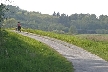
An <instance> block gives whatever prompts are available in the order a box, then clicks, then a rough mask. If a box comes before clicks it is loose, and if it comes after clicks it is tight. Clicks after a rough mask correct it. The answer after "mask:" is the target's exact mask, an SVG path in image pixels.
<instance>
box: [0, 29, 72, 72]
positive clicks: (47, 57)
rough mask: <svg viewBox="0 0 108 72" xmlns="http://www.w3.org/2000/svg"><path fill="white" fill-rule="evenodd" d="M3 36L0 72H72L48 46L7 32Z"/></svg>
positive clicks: (70, 67) (68, 65)
mask: <svg viewBox="0 0 108 72" xmlns="http://www.w3.org/2000/svg"><path fill="white" fill-rule="evenodd" d="M3 35H4V36H3V40H4V43H3V44H2V45H1V46H0V72H73V68H72V64H71V63H70V62H68V61H67V59H65V58H64V57H62V55H60V54H59V53H58V52H56V51H55V50H53V49H52V48H50V47H49V46H47V45H45V44H43V43H41V42H39V41H36V40H34V39H31V38H28V37H25V36H22V35H19V34H17V33H13V32H9V31H4V32H3Z"/></svg>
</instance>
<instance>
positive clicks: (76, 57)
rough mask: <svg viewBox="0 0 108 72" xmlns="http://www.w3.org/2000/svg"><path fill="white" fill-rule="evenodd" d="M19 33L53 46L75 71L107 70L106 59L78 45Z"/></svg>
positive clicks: (105, 71) (96, 71)
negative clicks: (70, 63) (69, 62)
mask: <svg viewBox="0 0 108 72" xmlns="http://www.w3.org/2000/svg"><path fill="white" fill-rule="evenodd" d="M19 34H22V35H24V36H28V37H30V38H33V39H36V40H38V41H41V42H43V43H45V44H47V45H49V46H50V47H52V48H54V49H55V50H56V51H58V52H59V53H60V54H62V55H63V56H64V57H65V58H67V59H68V60H69V61H71V62H72V64H73V66H74V69H75V72H108V62H107V61H105V60H103V59H102V58H100V57H98V56H96V55H94V54H91V53H90V52H87V51H85V50H83V49H82V48H80V47H77V46H74V45H72V44H68V43H66V42H63V41H60V40H57V39H54V38H49V37H46V36H39V35H35V34H31V33H27V32H21V33H19Z"/></svg>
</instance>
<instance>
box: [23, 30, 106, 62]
mask: <svg viewBox="0 0 108 72" xmlns="http://www.w3.org/2000/svg"><path fill="white" fill-rule="evenodd" d="M25 31H28V32H31V33H36V34H40V35H45V36H49V37H53V38H57V39H60V40H63V41H66V42H68V43H71V44H74V45H77V46H79V47H82V48H84V49H85V50H87V51H89V52H91V53H93V54H96V55H98V56H100V57H101V58H103V59H105V60H106V61H108V41H102V40H101V41H99V40H97V39H96V38H95V36H94V38H92V39H91V38H90V37H89V38H87V37H85V38H82V37H81V36H80V35H79V36H78V35H77V36H76V35H64V34H56V33H52V32H45V31H40V30H32V29H26V30H25Z"/></svg>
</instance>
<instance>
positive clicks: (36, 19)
mask: <svg viewBox="0 0 108 72" xmlns="http://www.w3.org/2000/svg"><path fill="white" fill-rule="evenodd" d="M7 8H9V11H8V12H6V13H5V15H6V17H7V20H5V21H4V24H5V26H4V27H6V28H7V27H16V24H17V22H18V21H20V22H21V23H22V27H23V28H32V29H39V30H44V31H53V32H57V33H70V34H77V33H78V34H84V33H85V34H94V33H100V34H106V33H108V16H107V15H100V16H99V17H97V16H96V15H95V14H72V15H70V16H68V15H66V14H60V13H59V12H58V13H56V12H54V13H52V15H48V14H41V12H28V11H26V10H21V9H20V8H19V7H15V6H10V5H8V6H7Z"/></svg>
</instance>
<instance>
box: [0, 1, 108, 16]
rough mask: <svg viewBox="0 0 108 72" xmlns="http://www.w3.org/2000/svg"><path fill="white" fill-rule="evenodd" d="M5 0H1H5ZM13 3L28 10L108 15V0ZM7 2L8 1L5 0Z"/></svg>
mask: <svg viewBox="0 0 108 72" xmlns="http://www.w3.org/2000/svg"><path fill="white" fill-rule="evenodd" d="M3 1H5V0H1V2H3ZM11 1H12V3H11V4H12V5H15V6H19V8H21V9H24V10H27V11H36V12H41V13H42V14H50V15H52V14H53V12H54V11H55V12H56V13H57V12H59V13H60V14H62V13H65V14H67V15H71V14H75V13H77V14H80V13H82V14H87V13H89V14H96V15H97V16H99V15H102V14H103V15H108V0H11ZM5 3H7V2H5Z"/></svg>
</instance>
